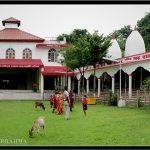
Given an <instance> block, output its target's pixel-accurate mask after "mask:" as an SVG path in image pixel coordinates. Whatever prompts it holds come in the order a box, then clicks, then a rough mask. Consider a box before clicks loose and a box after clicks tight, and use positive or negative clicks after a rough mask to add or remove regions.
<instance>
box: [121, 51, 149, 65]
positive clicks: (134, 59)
mask: <svg viewBox="0 0 150 150" xmlns="http://www.w3.org/2000/svg"><path fill="white" fill-rule="evenodd" d="M143 60H150V52H148V53H143V54H137V55H133V56H129V57H125V58H123V59H122V63H131V62H138V61H143Z"/></svg>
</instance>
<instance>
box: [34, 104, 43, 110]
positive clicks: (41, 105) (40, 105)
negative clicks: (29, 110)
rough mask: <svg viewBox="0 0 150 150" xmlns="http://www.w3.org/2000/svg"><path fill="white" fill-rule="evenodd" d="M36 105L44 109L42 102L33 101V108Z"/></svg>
mask: <svg viewBox="0 0 150 150" xmlns="http://www.w3.org/2000/svg"><path fill="white" fill-rule="evenodd" d="M37 107H40V108H42V109H43V110H45V107H44V104H43V102H35V108H37Z"/></svg>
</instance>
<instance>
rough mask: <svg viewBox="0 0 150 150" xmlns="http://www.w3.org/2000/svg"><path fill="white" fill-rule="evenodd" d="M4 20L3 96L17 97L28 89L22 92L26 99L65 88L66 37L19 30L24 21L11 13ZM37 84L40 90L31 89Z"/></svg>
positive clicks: (0, 43)
mask: <svg viewBox="0 0 150 150" xmlns="http://www.w3.org/2000/svg"><path fill="white" fill-rule="evenodd" d="M2 24H3V27H4V29H2V30H0V49H1V50H0V90H1V93H0V99H9V98H10V99H11V98H14V99H15V98H16V99H18V98H19V97H18V96H17V93H18V92H20V93H24V92H25V93H28V94H25V95H23V96H21V97H22V98H23V99H24V98H25V99H28V98H29V99H30V98H33V99H34V98H37V99H41V98H42V97H43V93H44V90H54V89H56V88H59V89H62V88H63V87H64V86H65V84H66V81H65V80H66V72H67V71H66V67H64V66H62V65H61V63H60V59H61V55H60V53H59V51H60V49H61V47H64V46H65V45H66V41H65V40H64V41H57V40H56V39H54V38H53V39H50V40H46V39H43V38H40V37H37V36H35V35H32V34H30V33H27V32H25V31H23V30H20V29H19V27H20V25H21V21H20V20H17V19H15V18H12V17H11V18H8V19H6V20H3V21H2ZM67 76H68V77H69V74H68V75H67ZM34 85H35V86H36V85H37V86H38V87H37V88H38V92H37V93H33V91H32V89H33V86H34ZM6 92H7V94H6ZM20 93H19V94H20ZM12 95H13V96H12Z"/></svg>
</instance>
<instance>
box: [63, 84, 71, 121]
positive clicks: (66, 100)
mask: <svg viewBox="0 0 150 150" xmlns="http://www.w3.org/2000/svg"><path fill="white" fill-rule="evenodd" d="M63 100H64V110H65V118H66V120H69V119H70V107H69V103H70V100H69V92H68V91H67V86H65V88H64V92H63Z"/></svg>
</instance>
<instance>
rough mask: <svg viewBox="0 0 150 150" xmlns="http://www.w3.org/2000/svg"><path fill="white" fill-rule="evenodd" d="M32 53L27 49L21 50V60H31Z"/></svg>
mask: <svg viewBox="0 0 150 150" xmlns="http://www.w3.org/2000/svg"><path fill="white" fill-rule="evenodd" d="M31 58H32V51H31V50H30V49H29V48H26V49H24V50H23V59H31Z"/></svg>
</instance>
